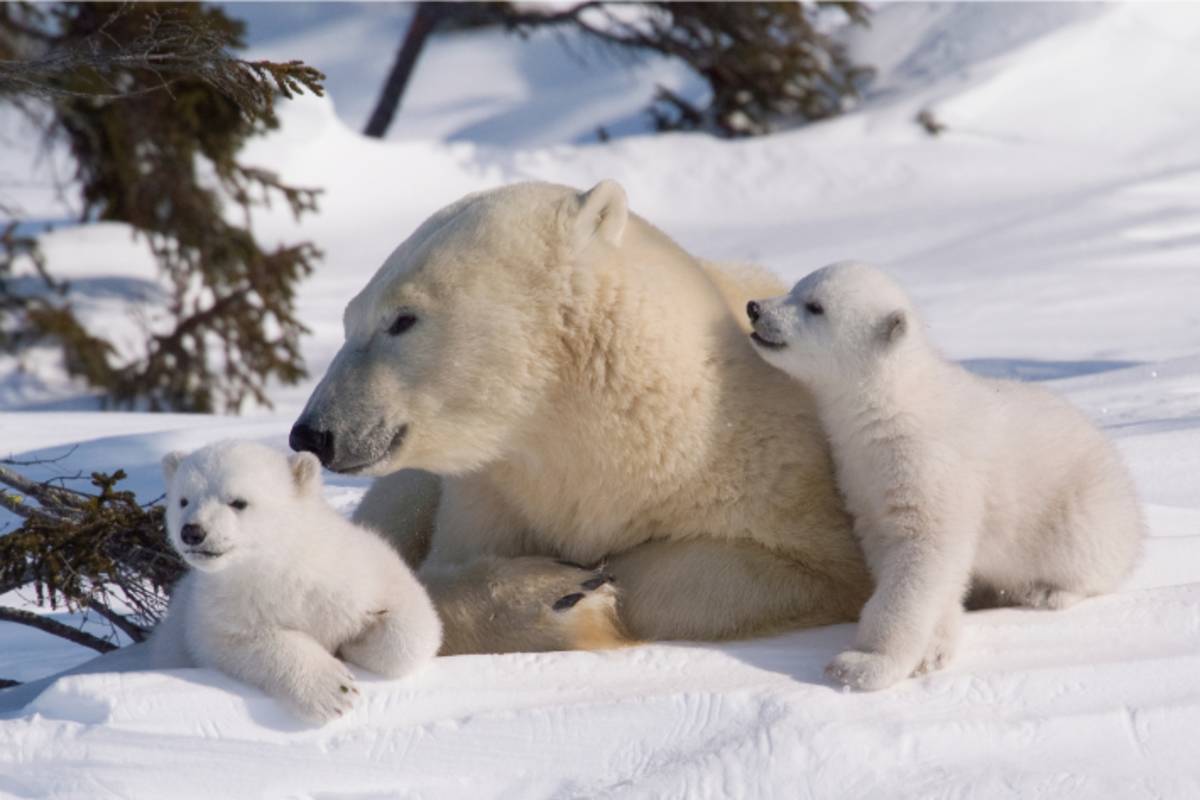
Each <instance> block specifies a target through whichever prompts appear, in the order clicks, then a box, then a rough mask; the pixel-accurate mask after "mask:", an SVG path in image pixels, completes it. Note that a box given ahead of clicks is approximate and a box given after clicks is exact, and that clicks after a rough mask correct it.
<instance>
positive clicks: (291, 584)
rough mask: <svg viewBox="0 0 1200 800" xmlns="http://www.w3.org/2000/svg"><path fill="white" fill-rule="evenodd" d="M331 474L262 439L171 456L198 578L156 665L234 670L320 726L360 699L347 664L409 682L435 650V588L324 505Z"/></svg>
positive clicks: (171, 482)
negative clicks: (325, 480) (324, 476)
mask: <svg viewBox="0 0 1200 800" xmlns="http://www.w3.org/2000/svg"><path fill="white" fill-rule="evenodd" d="M320 472H321V467H320V464H319V463H318V462H317V459H316V458H315V457H313V456H312V455H311V454H308V453H300V454H298V455H293V456H291V457H290V458H289V457H287V456H285V455H284V454H283V453H280V452H279V451H277V450H273V449H271V448H269V447H265V446H263V445H259V444H253V443H250V442H222V443H219V444H214V445H210V446H208V447H205V448H203V449H201V450H198V451H196V452H195V453H192V454H191V455H187V456H185V455H183V454H182V453H171V454H168V455H167V456H166V457H165V458H164V459H163V473H164V476H165V477H166V483H167V531H168V533H169V535H170V538H171V543H172V545H174V546H175V548H176V549H178V550H179V552H180V554H181V555H182V556H183V558H184V560H186V561H187V562H188V564H189V565H190V566H191V567H192V570H191V571H190V572H189V573H188V574H187V575H186V576H185V577H184V578H183V580H182V581H180V583H179V585H178V586H177V587H176V589H175V593H174V596H173V597H172V599H171V605H170V608H169V609H168V613H167V618H166V619H165V620H164V621H163V623H162V624H161V625H160V626H159V627H158V629H157V630H156V631H155V634H154V636H153V639H152V642H151V653H152V660H153V662H154V663H155V664H156V665H157V666H160V667H170V666H191V665H196V666H204V667H211V668H214V669H219V670H222V671H224V672H226V673H228V674H230V675H232V676H234V677H235V678H238V679H240V680H243V681H246V682H247V683H250V684H253V685H255V686H258V687H259V688H261V689H263V690H264V691H266V692H267V693H269V694H271V695H273V696H275V697H278V698H280V699H281V700H284V701H285V702H288V703H289V704H291V705H292V706H293V707H294V708H295V709H296V710H297V711H298V712H299V713H300V714H301V715H302V716H304V717H306V718H308V719H311V720H314V721H318V722H320V721H325V720H328V719H331V718H333V717H336V716H340V715H341V714H343V713H344V712H345V711H347V710H348V709H349V708H350V707H351V706H352V705H353V703H354V701H355V700H356V699H357V696H358V690H357V689H356V688H355V685H354V675H353V673H351V671H350V670H349V668H348V667H347V666H346V665H345V664H344V663H342V661H340V660H339V657H340V658H342V659H345V660H346V661H348V662H350V663H351V664H356V665H358V666H360V667H364V668H366V669H368V670H370V671H372V672H375V673H378V674H380V675H384V676H387V677H400V676H402V675H406V674H408V673H409V672H411V671H412V670H414V669H415V668H417V667H419V666H421V665H423V664H425V663H426V662H428V661H429V660H430V659H432V658H433V657H434V656H435V655H436V654H437V650H438V647H439V645H440V644H441V624H440V622H439V621H438V617H437V614H436V613H435V611H434V609H433V605H432V603H431V602H430V600H429V597H428V595H427V594H426V593H425V590H424V589H423V588H422V587H421V585H420V584H419V583H418V582H417V580H416V578H415V577H414V576H413V574H412V572H411V571H410V570H409V569H408V567H407V566H405V564H404V562H403V561H402V560H401V559H400V557H399V555H397V554H396V552H395V551H394V550H393V549H392V548H391V547H390V546H388V545H387V544H386V543H385V542H384V541H383V540H382V539H380V538H379V537H378V536H376V535H375V534H374V533H373V532H371V531H369V530H367V529H365V528H361V527H358V526H357V525H354V524H352V523H350V522H348V521H347V520H345V519H343V518H342V517H341V516H340V515H339V514H338V513H337V512H336V511H334V510H333V509H332V508H331V507H330V506H329V505H328V504H327V503H326V502H325V501H324V499H323V498H322V496H321V475H320Z"/></svg>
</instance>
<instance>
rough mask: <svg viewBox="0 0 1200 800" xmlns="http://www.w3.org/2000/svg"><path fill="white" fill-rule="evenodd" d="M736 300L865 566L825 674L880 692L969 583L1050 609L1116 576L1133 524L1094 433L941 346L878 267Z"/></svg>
mask: <svg viewBox="0 0 1200 800" xmlns="http://www.w3.org/2000/svg"><path fill="white" fill-rule="evenodd" d="M747 313H748V314H749V315H750V318H751V321H752V322H753V324H754V333H753V334H751V337H752V338H753V340H754V342H755V344H757V345H758V352H759V353H760V354H761V355H762V357H763V358H764V359H766V360H767V361H768V362H769V363H771V364H773V365H774V366H776V367H778V368H780V369H782V370H783V371H785V372H787V373H788V374H789V375H791V376H792V377H794V378H797V379H799V380H802V381H804V382H805V383H806V384H807V385H808V387H809V388H810V389H811V390H812V392H813V393H814V395H815V396H816V398H817V405H818V409H819V413H820V416H821V420H822V423H823V424H824V426H825V430H826V434H827V435H828V437H829V441H830V444H831V446H832V452H833V460H834V465H835V469H836V474H837V480H838V485H839V488H840V489H841V491H842V493H843V495H844V497H845V499H846V504H847V508H848V509H849V510H850V512H851V514H852V515H853V516H854V519H855V528H854V529H855V533H856V535H857V536H858V537H859V540H860V541H861V543H862V546H863V552H864V554H865V556H866V559H867V564H868V565H869V566H870V568H871V572H872V575H873V576H874V578H875V592H874V594H873V595H872V596H871V599H870V600H869V601H868V602H867V604H866V606H865V607H864V608H863V611H862V614H861V616H860V620H859V626H858V632H857V636H856V641H855V646H854V649H853V650H847V651H846V652H844V653H841V654H840V655H838V656H837V657H836V658H835V659H834V660H833V662H832V663H831V664H830V665H829V667H828V669H827V672H828V674H829V675H830V676H831V677H832V678H834V679H836V680H838V681H841V682H842V683H844V684H846V685H848V686H853V687H856V688H860V689H880V688H883V687H885V686H889V685H891V684H893V683H895V682H896V681H898V680H901V679H903V678H906V677H908V676H909V675H912V674H914V672H916V673H921V672H924V671H927V670H931V669H937V668H939V667H941V666H942V665H944V664H945V663H946V661H947V660H948V659H949V658H950V657H951V656H952V654H953V652H954V649H955V645H956V641H957V637H958V630H959V623H960V618H961V615H962V602H963V598H964V595H965V594H966V592H967V589H968V585H969V584H971V585H972V589H973V590H974V591H978V592H981V593H983V594H984V595H992V596H993V597H995V598H997V599H999V600H1001V601H1003V602H1006V603H1010V604H1019V605H1028V606H1034V607H1038V608H1064V607H1066V606H1068V605H1071V604H1072V603H1074V602H1076V601H1077V600H1079V599H1081V598H1083V597H1087V596H1089V595H1094V594H1099V593H1101V592H1105V591H1108V590H1111V589H1113V588H1114V587H1115V586H1116V585H1117V583H1118V582H1119V581H1120V580H1121V579H1122V578H1124V577H1125V576H1126V575H1127V574H1128V573H1129V571H1130V569H1131V568H1132V566H1133V564H1134V562H1135V561H1136V559H1137V557H1138V554H1139V552H1140V550H1141V540H1142V536H1143V523H1142V518H1141V512H1140V510H1139V508H1138V503H1137V499H1136V497H1135V495H1134V490H1133V484H1132V481H1131V480H1130V477H1129V474H1128V472H1127V471H1126V469H1125V467H1124V466H1123V465H1122V463H1121V461H1120V458H1119V457H1118V455H1117V453H1116V450H1115V449H1114V448H1113V447H1112V445H1111V444H1109V443H1108V442H1107V441H1106V440H1105V439H1104V437H1103V435H1102V434H1101V433H1100V432H1099V431H1098V430H1096V429H1095V428H1094V427H1093V426H1092V425H1091V424H1090V423H1089V422H1088V420H1087V419H1086V418H1085V417H1084V416H1083V415H1082V414H1081V413H1079V412H1078V411H1076V410H1075V409H1074V408H1072V407H1071V406H1070V405H1068V404H1067V403H1066V402H1064V401H1063V400H1061V399H1059V398H1057V397H1055V396H1054V395H1052V394H1050V393H1049V392H1047V391H1044V390H1042V389H1040V388H1037V387H1035V386H1030V385H1028V384H1023V383H1016V382H1013V381H1000V380H988V379H984V378H980V377H976V376H974V375H972V374H970V373H968V372H967V371H966V370H964V369H962V368H961V367H959V366H957V365H956V364H952V363H949V362H947V361H945V360H944V359H942V358H941V357H940V356H939V355H938V354H937V353H936V352H935V351H934V349H933V348H932V347H931V346H930V345H929V344H928V343H927V342H926V340H925V337H924V335H923V332H922V330H921V326H920V325H919V324H918V319H917V316H916V314H915V312H914V310H913V306H912V304H911V302H910V301H909V299H908V297H907V296H906V295H905V294H904V292H903V291H902V290H901V289H900V288H899V287H898V286H897V285H896V284H895V283H893V282H892V281H891V280H890V279H889V278H887V277H886V276H885V275H884V274H882V273H881V272H879V271H878V270H875V269H873V268H871V267H868V266H865V265H862V264H854V263H843V264H834V265H832V266H829V267H825V268H824V269H820V270H817V271H816V272H814V273H812V274H811V275H809V276H808V277H806V278H805V279H804V280H802V281H800V283H798V284H797V285H796V287H795V288H794V289H793V290H792V291H791V293H790V294H788V295H785V296H783V297H778V298H773V299H770V300H762V301H758V302H751V303H750V304H749V305H748V307H747Z"/></svg>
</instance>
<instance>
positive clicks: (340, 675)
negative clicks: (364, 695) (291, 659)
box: [291, 656, 360, 723]
mask: <svg viewBox="0 0 1200 800" xmlns="http://www.w3.org/2000/svg"><path fill="white" fill-rule="evenodd" d="M359 696H360V695H359V691H358V687H357V686H356V685H355V682H354V673H352V672H351V671H350V669H349V668H348V667H347V666H346V665H345V664H343V663H342V662H341V661H338V660H337V659H336V658H333V657H332V656H330V657H329V659H328V660H327V662H325V663H322V664H320V665H319V666H315V667H313V668H312V669H310V670H307V671H306V673H305V674H304V676H303V677H302V678H301V680H300V682H299V684H298V685H297V687H296V690H295V694H294V696H293V697H292V698H291V699H292V704H293V705H294V706H295V707H296V710H297V711H298V712H299V713H300V715H301V716H302V717H304V718H305V719H307V720H310V721H312V722H317V723H326V722H329V721H330V720H333V719H337V718H338V717H340V716H342V715H344V714H345V713H346V712H347V711H349V710H350V709H351V708H353V707H354V704H355V703H356V702H358V699H359Z"/></svg>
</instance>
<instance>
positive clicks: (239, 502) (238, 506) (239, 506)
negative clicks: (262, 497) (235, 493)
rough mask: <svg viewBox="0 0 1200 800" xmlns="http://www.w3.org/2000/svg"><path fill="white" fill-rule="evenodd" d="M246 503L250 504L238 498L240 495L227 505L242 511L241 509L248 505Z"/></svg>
mask: <svg viewBox="0 0 1200 800" xmlns="http://www.w3.org/2000/svg"><path fill="white" fill-rule="evenodd" d="M248 505H250V504H249V503H247V502H246V501H245V500H243V499H242V498H240V497H239V498H238V499H237V500H234V501H233V502H232V503H230V504H229V507H230V508H232V509H234V510H235V511H242V510H244V509H245V508H246V506H248Z"/></svg>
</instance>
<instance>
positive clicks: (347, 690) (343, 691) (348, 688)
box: [339, 686, 350, 694]
mask: <svg viewBox="0 0 1200 800" xmlns="http://www.w3.org/2000/svg"><path fill="white" fill-rule="evenodd" d="M339 688H341V690H342V694H346V693H347V692H349V691H350V687H348V686H342V687H339Z"/></svg>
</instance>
